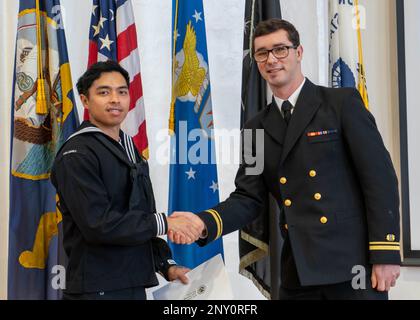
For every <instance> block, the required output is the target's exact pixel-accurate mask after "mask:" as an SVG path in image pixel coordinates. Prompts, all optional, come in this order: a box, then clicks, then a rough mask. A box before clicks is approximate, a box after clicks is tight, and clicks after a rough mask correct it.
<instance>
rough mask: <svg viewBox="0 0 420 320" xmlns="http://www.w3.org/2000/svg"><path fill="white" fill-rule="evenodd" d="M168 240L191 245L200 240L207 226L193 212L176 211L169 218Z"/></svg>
mask: <svg viewBox="0 0 420 320" xmlns="http://www.w3.org/2000/svg"><path fill="white" fill-rule="evenodd" d="M167 221H168V238H169V240H171V241H172V242H174V243H176V244H191V243H193V242H195V241H197V240H198V238H199V237H200V236H201V235H202V233H203V231H204V230H205V228H206V226H205V224H204V222H203V220H201V219H200V218H199V217H198V216H196V215H195V214H194V213H192V212H186V211H174V212H173V213H172V214H171V215H170V216H169V217H168V218H167Z"/></svg>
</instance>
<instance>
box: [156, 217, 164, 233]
mask: <svg viewBox="0 0 420 320" xmlns="http://www.w3.org/2000/svg"><path fill="white" fill-rule="evenodd" d="M155 217H156V225H157V236H163V235H164V234H165V233H166V230H165V221H164V218H163V216H162V214H161V213H155Z"/></svg>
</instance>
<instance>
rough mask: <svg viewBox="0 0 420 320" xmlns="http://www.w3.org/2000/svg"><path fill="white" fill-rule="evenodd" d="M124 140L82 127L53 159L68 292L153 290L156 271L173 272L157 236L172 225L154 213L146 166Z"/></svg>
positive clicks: (52, 179) (126, 138) (167, 251)
mask: <svg viewBox="0 0 420 320" xmlns="http://www.w3.org/2000/svg"><path fill="white" fill-rule="evenodd" d="M80 132H83V133H80ZM120 137H121V144H120V143H118V142H117V141H115V140H113V139H111V138H110V137H108V136H107V135H105V134H103V133H101V132H100V130H99V129H98V128H96V127H95V126H93V125H92V124H90V123H89V122H84V123H83V124H82V125H81V127H80V128H79V131H78V132H77V133H76V135H75V136H73V137H71V138H70V139H69V140H68V141H67V142H66V143H65V144H64V146H63V147H62V148H61V150H60V151H59V152H58V154H57V157H56V159H55V162H54V166H53V169H52V175H51V181H52V183H53V184H54V186H55V187H56V189H57V193H58V196H59V209H60V211H61V213H62V215H63V229H64V240H63V241H64V248H65V251H66V253H67V256H68V258H69V260H68V266H67V269H66V292H67V293H86V292H99V291H110V290H118V289H123V288H130V287H150V286H155V285H157V284H158V280H157V277H156V274H155V272H156V271H158V272H161V273H162V274H163V275H164V276H166V272H167V269H168V268H169V266H170V263H171V260H170V259H171V252H170V249H169V247H168V246H167V244H166V242H165V241H164V240H162V239H160V238H158V237H157V236H158V235H163V234H166V231H167V223H166V218H165V216H164V214H160V213H156V208H155V200H154V196H153V190H152V186H151V182H150V179H149V171H148V165H147V163H146V161H144V160H143V159H142V158H141V157H140V156H139V154H138V153H137V151H136V149H135V147H134V145H133V143H132V140H131V138H129V137H128V136H127V135H125V134H124V133H123V132H120ZM123 146H124V147H123ZM134 162H135V163H134Z"/></svg>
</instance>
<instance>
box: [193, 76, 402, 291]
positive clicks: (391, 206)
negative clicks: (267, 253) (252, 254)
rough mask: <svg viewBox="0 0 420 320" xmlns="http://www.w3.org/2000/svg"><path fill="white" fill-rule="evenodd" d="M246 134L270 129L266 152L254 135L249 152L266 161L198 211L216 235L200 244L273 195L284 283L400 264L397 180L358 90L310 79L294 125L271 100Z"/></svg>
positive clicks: (316, 281) (317, 281)
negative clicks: (260, 149)
mask: <svg viewBox="0 0 420 320" xmlns="http://www.w3.org/2000/svg"><path fill="white" fill-rule="evenodd" d="M244 128H245V129H250V130H252V132H253V133H254V137H255V134H256V133H255V132H256V131H257V130H258V129H263V130H264V150H263V154H258V148H257V147H256V145H255V139H254V141H253V142H252V144H251V145H250V146H249V147H247V145H248V144H247V141H245V143H244V148H243V149H244V150H245V151H246V150H247V149H251V150H252V152H253V153H252V154H253V155H255V154H256V153H257V154H256V156H257V157H260V159H261V157H262V156H263V159H264V169H263V172H262V173H261V174H258V175H248V174H247V173H246V170H247V169H249V168H250V167H252V165H250V164H247V163H246V162H245V161H242V164H241V165H240V167H239V170H238V173H237V176H236V179H235V185H236V190H235V191H234V192H233V193H232V194H231V195H230V196H229V198H228V199H227V200H226V201H224V202H222V203H220V204H219V205H217V206H215V207H214V208H212V209H209V210H207V211H204V212H200V213H198V215H199V216H200V218H202V219H203V220H204V222H205V223H206V226H207V234H208V236H207V238H205V239H200V240H199V244H200V245H205V244H206V243H208V242H211V241H213V240H214V239H217V238H219V237H221V236H223V235H224V234H227V233H230V232H232V231H234V230H237V229H239V228H241V227H243V226H245V225H246V224H248V223H250V222H251V221H252V220H254V219H255V218H256V217H258V215H259V212H260V209H261V207H262V204H263V201H264V200H263V199H265V198H266V195H267V193H268V192H270V193H271V194H272V195H273V196H274V197H275V199H276V200H277V203H278V205H279V207H280V208H281V216H280V223H281V226H280V229H281V233H282V235H283V237H284V238H285V244H284V252H283V254H282V269H284V272H283V270H282V275H283V276H282V283H283V284H285V285H286V287H287V286H290V287H291V288H294V287H295V286H303V287H307V286H319V285H329V284H337V283H343V282H347V281H349V280H351V279H352V278H353V277H354V274H352V268H353V267H354V266H356V265H361V266H365V267H366V268H367V272H368V273H369V268H370V267H371V265H372V264H400V262H401V260H400V259H401V258H400V243H399V233H400V227H399V193H398V182H397V177H396V174H395V171H394V168H393V165H392V162H391V158H390V155H389V153H388V151H387V150H386V148H385V146H384V144H383V141H382V138H381V136H380V133H379V132H378V129H377V127H376V124H375V120H374V117H373V116H372V114H371V113H370V112H369V111H368V110H367V109H366V108H365V107H364V104H363V101H362V99H361V97H360V94H359V92H358V91H357V90H355V89H353V88H342V89H331V88H325V87H321V86H316V85H314V84H313V83H311V82H310V81H309V80H308V79H306V82H305V84H304V86H303V88H302V91H301V92H300V95H299V97H298V100H297V103H296V105H295V107H294V111H293V114H292V116H291V118H290V122H289V124H288V125H287V124H286V122H285V119H284V117H283V115H282V114H281V113H280V110H279V107H278V106H277V105H276V103H275V100H274V99H273V102H272V103H271V104H270V105H269V106H268V107H267V108H266V109H264V110H262V111H261V112H260V113H259V114H257V115H256V116H255V117H254V118H253V119H251V120H250V121H249V122H248V123H247V124H246V125H245V127H244ZM257 161H258V160H257ZM266 220H267V219H266ZM268 223H269V221H268ZM267 230H269V228H267ZM294 274H295V275H294ZM294 277H295V278H296V279H293V278H294Z"/></svg>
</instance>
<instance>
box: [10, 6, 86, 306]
mask: <svg viewBox="0 0 420 320" xmlns="http://www.w3.org/2000/svg"><path fill="white" fill-rule="evenodd" d="M60 8H61V7H60V2H59V0H21V1H20V6H19V19H18V26H17V37H16V56H15V75H14V85H13V98H12V100H13V102H12V141H11V152H12V157H11V168H10V170H11V171H10V173H11V174H10V227H9V269H8V273H9V274H8V298H9V299H58V298H60V293H61V292H60V289H63V287H64V285H65V284H64V283H63V280H64V279H65V278H64V264H65V255H64V252H63V250H62V244H61V241H59V236H61V234H60V232H59V229H60V226H61V225H60V224H59V223H60V222H61V220H62V216H61V213H60V212H59V211H58V210H56V192H55V189H54V187H53V186H52V184H51V182H50V180H49V177H50V169H51V166H52V163H53V160H54V156H55V153H56V152H57V151H58V149H59V148H60V146H61V145H62V143H63V142H64V141H65V140H66V139H67V137H68V136H69V135H70V134H72V133H73V132H74V131H75V129H76V127H77V125H78V120H77V119H78V118H77V114H76V108H75V104H74V96H73V84H72V80H71V74H70V65H69V61H68V56H67V47H66V40H65V33H64V26H63V20H62V15H61V9H60Z"/></svg>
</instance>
